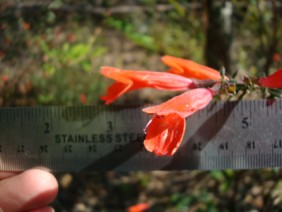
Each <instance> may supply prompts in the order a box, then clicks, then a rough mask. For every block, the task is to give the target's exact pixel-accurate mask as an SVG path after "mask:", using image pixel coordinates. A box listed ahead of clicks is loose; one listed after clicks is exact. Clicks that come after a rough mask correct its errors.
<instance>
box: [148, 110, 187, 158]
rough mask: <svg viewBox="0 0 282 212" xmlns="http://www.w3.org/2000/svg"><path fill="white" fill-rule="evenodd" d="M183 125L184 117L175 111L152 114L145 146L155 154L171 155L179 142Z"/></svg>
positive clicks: (182, 134) (182, 133)
mask: <svg viewBox="0 0 282 212" xmlns="http://www.w3.org/2000/svg"><path fill="white" fill-rule="evenodd" d="M185 125H186V123H185V119H184V118H182V117H181V116H179V115H178V114H176V113H172V114H168V115H165V116H154V118H153V119H152V121H151V123H150V124H149V126H148V132H147V135H146V138H145V141H144V146H145V148H146V149H147V150H148V151H149V152H153V153H154V154H155V155H159V156H164V155H167V156H171V155H173V154H174V153H175V151H176V150H177V149H178V147H179V146H180V144H181V141H182V139H183V136H184V131H185Z"/></svg>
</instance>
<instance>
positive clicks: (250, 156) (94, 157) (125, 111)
mask: <svg viewBox="0 0 282 212" xmlns="http://www.w3.org/2000/svg"><path fill="white" fill-rule="evenodd" d="M143 107H144V106H114V107H113V106H71V107H69V106H52V107H19V108H0V170H9V171H20V170H26V169H28V168H32V167H45V168H48V169H50V170H52V171H83V170H93V171H101V170H105V171H107V170H116V171H134V170H145V171H150V170H192V169H197V170H215V169H256V168H266V167H282V101H281V100H251V101H235V102H213V103H211V104H210V105H209V106H208V107H207V108H205V109H204V110H202V111H199V112H197V113H195V114H194V115H193V116H191V117H189V118H187V119H186V122H187V126H186V133H185V138H184V140H183V143H182V145H181V147H180V149H179V150H178V151H177V153H176V154H175V155H174V156H172V157H157V156H154V155H153V154H152V153H149V152H147V151H145V150H144V148H143V140H144V132H143V128H144V126H145V125H146V123H147V122H148V121H149V119H150V118H151V117H150V116H148V115H146V114H145V113H143V112H142V111H141V109H142V108H143Z"/></svg>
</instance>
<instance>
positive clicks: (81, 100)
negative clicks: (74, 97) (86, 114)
mask: <svg viewBox="0 0 282 212" xmlns="http://www.w3.org/2000/svg"><path fill="white" fill-rule="evenodd" d="M79 101H80V103H81V104H83V105H85V104H86V103H87V96H86V95H85V94H84V93H81V94H80V95H79Z"/></svg>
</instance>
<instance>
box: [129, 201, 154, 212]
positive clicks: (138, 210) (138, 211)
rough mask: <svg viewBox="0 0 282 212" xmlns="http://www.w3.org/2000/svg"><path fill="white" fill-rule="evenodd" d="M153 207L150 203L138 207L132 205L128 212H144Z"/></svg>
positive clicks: (140, 204)
mask: <svg viewBox="0 0 282 212" xmlns="http://www.w3.org/2000/svg"><path fill="white" fill-rule="evenodd" d="M150 207H151V205H150V204H148V203H139V204H137V205H132V206H130V207H129V208H128V212H142V211H146V210H148V209H149V208H150Z"/></svg>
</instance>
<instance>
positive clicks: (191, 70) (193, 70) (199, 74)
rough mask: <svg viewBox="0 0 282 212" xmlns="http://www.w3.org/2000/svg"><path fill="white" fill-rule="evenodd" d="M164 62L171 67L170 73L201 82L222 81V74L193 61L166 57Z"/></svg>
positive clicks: (163, 58)
mask: <svg viewBox="0 0 282 212" xmlns="http://www.w3.org/2000/svg"><path fill="white" fill-rule="evenodd" d="M162 61H163V63H164V64H166V65H167V66H169V67H171V69H170V70H169V72H170V73H174V74H179V75H182V76H185V77H188V78H195V79H199V80H208V79H210V80H221V76H220V73H219V72H218V71H217V70H215V69H212V68H209V67H207V66H204V65H200V64H198V63H195V62H193V61H191V60H185V59H182V58H177V57H173V56H168V55H166V56H163V57H162Z"/></svg>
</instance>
